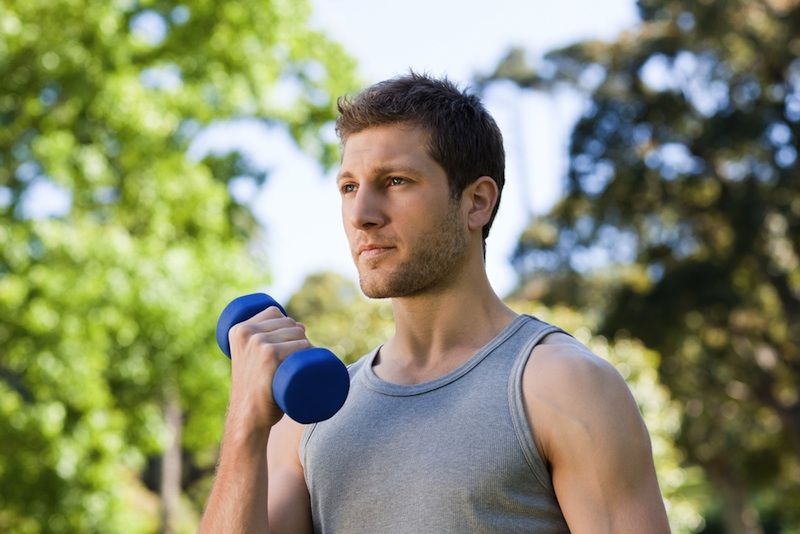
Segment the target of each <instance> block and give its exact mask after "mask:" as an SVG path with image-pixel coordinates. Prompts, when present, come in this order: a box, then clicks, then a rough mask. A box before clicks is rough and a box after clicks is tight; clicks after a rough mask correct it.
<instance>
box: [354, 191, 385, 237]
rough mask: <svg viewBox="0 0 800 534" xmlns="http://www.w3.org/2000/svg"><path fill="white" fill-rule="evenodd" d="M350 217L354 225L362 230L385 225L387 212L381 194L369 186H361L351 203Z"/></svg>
mask: <svg viewBox="0 0 800 534" xmlns="http://www.w3.org/2000/svg"><path fill="white" fill-rule="evenodd" d="M348 218H349V221H350V224H351V225H353V227H355V228H358V229H362V230H363V229H367V228H376V227H380V226H383V225H384V224H385V223H386V214H385V211H384V207H383V203H382V201H381V195H380V194H379V193H378V192H377V191H374V190H373V188H371V187H369V186H364V185H362V186H361V187H359V188H358V190H357V191H356V192H355V195H354V197H353V199H352V202H351V204H350V207H349V214H348Z"/></svg>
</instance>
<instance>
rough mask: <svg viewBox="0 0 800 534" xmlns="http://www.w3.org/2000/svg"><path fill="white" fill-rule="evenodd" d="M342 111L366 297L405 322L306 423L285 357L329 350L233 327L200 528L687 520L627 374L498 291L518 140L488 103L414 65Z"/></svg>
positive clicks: (352, 236) (278, 324) (353, 237)
mask: <svg viewBox="0 0 800 534" xmlns="http://www.w3.org/2000/svg"><path fill="white" fill-rule="evenodd" d="M339 111H340V117H339V119H338V121H337V132H338V134H339V136H340V138H341V141H342V149H343V154H342V165H341V170H340V172H339V176H338V187H339V190H340V193H341V198H342V219H343V222H344V227H345V232H346V234H347V238H348V241H349V243H350V248H351V252H352V255H353V260H354V262H355V264H356V267H357V269H358V273H359V278H360V285H361V288H362V290H363V292H364V293H365V294H366V295H367V296H369V297H372V298H391V299H392V306H393V311H394V318H395V323H396V324H395V326H396V331H395V334H394V336H393V337H392V338H391V339H389V340H388V341H386V343H385V344H383V345H382V346H380V347H379V348H377V349H376V350H374V351H372V352H371V353H370V354H367V355H366V356H365V357H364V358H362V359H361V360H359V361H358V362H357V363H355V364H354V365H352V366H350V375H351V390H350V395H349V397H348V399H347V402H346V403H345V405H344V407H343V408H342V409H341V410H340V411H339V412H338V413H337V414H336V415H335V416H334V417H333V418H331V419H329V420H328V421H324V422H321V423H318V424H316V425H308V426H307V427H304V426H303V425H300V424H298V423H295V422H294V421H292V420H290V419H288V418H286V417H282V415H283V414H282V413H281V412H280V410H279V408H278V407H277V406H276V405H275V403H274V402H273V400H272V394H271V389H270V388H271V382H272V375H273V373H274V370H275V368H276V367H277V366H278V364H279V363H280V362H281V361H282V360H283V359H284V358H286V356H288V355H289V354H291V353H292V352H294V351H297V350H299V349H302V348H307V347H309V346H310V344H309V342H308V340H307V339H306V336H305V330H304V327H303V325H301V324H299V323H297V322H295V321H294V320H293V319H291V318H288V317H283V316H282V315H281V314H280V312H278V311H276V310H274V309H268V310H265V311H263V312H261V313H259V314H258V315H256V316H255V317H253V318H252V319H250V320H248V321H245V322H244V323H242V324H240V325H238V326H236V327H234V328H233V329H231V332H230V340H231V349H232V352H233V353H234V357H233V363H232V365H233V371H232V390H231V400H230V406H229V411H228V415H227V419H226V425H225V435H224V439H223V447H222V453H221V457H220V463H219V467H218V471H217V477H216V480H215V482H214V487H213V489H212V493H211V496H210V498H209V502H208V505H207V509H206V512H205V515H204V517H203V522H202V526H201V530H202V531H204V532H214V533H217V532H271V533H274V532H281V533H283V532H285V533H298V532H312V531H316V532H347V533H349V532H364V533H370V534H375V533H383V532H408V533H420V532H541V533H551V532H553V533H555V532H570V531H571V532H576V533H593V534H595V533H604V532H609V533H610V532H614V533H645V532H647V533H661V532H668V531H669V527H668V524H667V519H666V513H665V510H664V505H663V501H662V499H661V496H660V491H659V488H658V482H657V480H656V475H655V469H654V466H653V460H652V454H651V450H650V441H649V436H648V434H647V430H646V428H645V426H644V424H643V422H642V419H641V417H640V415H639V412H638V409H637V407H636V404H635V402H634V400H633V398H632V396H631V394H630V392H629V390H628V388H627V386H626V385H625V383H624V381H623V380H622V378H621V377H620V375H619V374H618V373H617V372H616V371H615V370H614V369H613V367H612V366H611V365H609V364H608V363H607V362H605V361H604V360H602V359H600V358H599V357H597V356H595V355H593V354H592V353H591V352H589V351H588V349H586V347H584V346H583V345H581V344H580V343H578V342H577V341H576V340H575V339H573V338H572V337H571V336H569V335H567V334H566V333H564V332H562V331H560V330H559V329H558V328H557V327H554V326H551V325H547V324H546V323H543V322H541V321H539V320H538V319H536V318H533V317H529V316H519V315H517V314H516V313H514V312H513V311H512V310H510V309H509V308H507V307H506V306H505V305H504V304H503V302H502V301H501V300H500V299H499V298H498V297H497V295H496V294H495V293H494V291H493V290H492V288H491V286H490V284H489V281H488V279H487V276H486V270H485V265H484V256H485V238H486V236H487V235H488V232H489V228H490V227H491V224H492V221H493V219H494V216H495V214H496V212H497V207H498V204H499V201H500V194H501V191H502V188H503V184H504V170H503V169H504V152H503V143H502V136H501V134H500V131H499V130H498V128H497V126H496V124H495V122H494V120H493V119H492V118H491V117H490V116H489V114H488V113H487V112H486V110H485V109H484V107H483V106H482V105H481V103H480V101H479V100H478V99H477V98H476V97H474V96H471V95H468V94H466V93H463V92H461V91H460V90H459V89H458V88H456V87H455V86H453V85H452V84H451V83H449V82H448V81H446V80H436V79H432V78H429V77H426V76H421V75H417V74H414V73H412V74H410V75H407V76H402V77H399V78H395V79H392V80H388V81H385V82H381V83H379V84H376V85H375V86H372V87H370V88H368V89H367V90H365V91H364V92H362V93H361V94H360V95H358V96H357V97H356V98H355V99H353V100H341V101H340V103H339ZM353 327H354V331H355V332H357V330H358V325H353ZM343 335H347V333H345V332H343ZM265 452H266V454H265Z"/></svg>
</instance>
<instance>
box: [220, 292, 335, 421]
mask: <svg viewBox="0 0 800 534" xmlns="http://www.w3.org/2000/svg"><path fill="white" fill-rule="evenodd" d="M269 307H275V308H277V309H278V310H280V312H281V313H282V314H283V315H284V316H286V311H285V310H284V309H283V307H282V306H281V305H280V304H278V303H277V302H276V301H275V300H274V299H273V298H272V297H270V296H269V295H266V294H264V293H253V294H251V295H244V296H242V297H239V298H236V299H234V300H233V301H231V303H230V304H228V305H227V306H226V307H225V309H224V310H223V311H222V313H221V314H220V317H219V320H218V321H217V336H216V337H217V344H218V345H219V348H220V349H222V352H224V353H225V354H226V355H227V356H228V358H231V346H230V340H229V338H228V332H229V330H230V329H231V327H233V326H234V325H236V324H238V323H241V322H243V321H247V320H248V319H250V318H252V317H253V316H255V315H256V314H258V313H260V312H262V311H264V310H266V309H267V308H269ZM349 390H350V376H349V374H348V372H347V368H346V367H345V365H344V363H342V361H341V360H340V359H339V358H337V357H336V356H335V355H334V354H333V353H332V352H331V351H329V350H327V349H323V348H316V347H315V348H309V349H304V350H299V351H297V352H295V353H293V354H290V355H289V356H288V357H287V358H286V359H285V360H284V361H283V362H282V363H281V364H280V365H279V366H278V368H277V370H276V371H275V375H274V376H273V379H272V396H273V398H274V400H275V403H276V404H277V405H278V406H279V407H280V409H281V410H283V412H284V413H285V414H286V415H288V416H289V417H291V418H292V419H294V420H295V421H297V422H298V423H304V424H308V423H316V422H319V421H324V420H325V419H329V418H330V417H332V416H333V415H334V414H335V413H336V412H337V411H339V408H341V407H342V405H344V401H345V399H346V398H347V393H348V392H349Z"/></svg>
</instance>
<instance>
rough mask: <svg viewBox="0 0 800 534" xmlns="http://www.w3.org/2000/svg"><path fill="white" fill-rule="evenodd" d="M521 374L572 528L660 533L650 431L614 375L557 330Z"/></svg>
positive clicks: (662, 515) (662, 517) (662, 516)
mask: <svg viewBox="0 0 800 534" xmlns="http://www.w3.org/2000/svg"><path fill="white" fill-rule="evenodd" d="M549 339H551V340H555V341H551V342H550V343H546V344H544V345H540V346H539V347H537V348H536V349H534V352H533V354H532V355H531V359H530V361H529V362H528V365H527V367H526V369H525V373H524V375H523V391H524V392H525V402H526V408H527V410H528V417H529V424H531V425H532V428H533V429H534V434H535V436H536V438H537V446H538V447H539V450H540V452H541V453H542V456H543V457H544V458H546V461H549V463H550V465H551V469H552V476H553V486H554V488H555V492H556V496H557V498H558V501H559V504H560V506H561V510H562V512H563V513H564V517H565V518H566V520H567V524H568V525H569V527H570V530H571V531H572V532H575V533H578V534H580V533H584V532H586V533H603V532H608V533H612V532H613V533H615V534H625V533H631V534H633V533H639V532H648V533H668V532H669V523H668V521H667V516H666V511H665V509H664V501H663V499H662V497H661V493H660V490H659V487H658V481H657V478H656V472H655V467H654V464H653V457H652V450H651V446H650V437H649V435H648V433H647V429H646V428H645V425H644V421H643V420H642V418H641V415H640V414H639V410H638V407H637V406H636V403H635V401H634V399H633V396H632V395H631V393H630V390H629V389H628V387H627V384H625V381H624V380H623V379H622V377H621V376H620V375H619V373H618V372H617V371H616V370H615V369H614V368H613V366H611V365H610V364H609V363H608V362H606V361H605V360H602V359H601V358H599V357H598V356H596V355H594V354H592V353H591V352H589V351H588V349H586V348H585V347H583V346H582V345H580V344H579V343H578V342H576V341H575V340H573V339H571V338H569V337H568V336H565V335H563V334H556V335H553V336H550V338H549Z"/></svg>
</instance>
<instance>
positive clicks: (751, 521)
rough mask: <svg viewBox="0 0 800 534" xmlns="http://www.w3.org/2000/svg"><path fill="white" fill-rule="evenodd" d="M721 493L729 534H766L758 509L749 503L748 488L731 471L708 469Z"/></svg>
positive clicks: (713, 483)
mask: <svg viewBox="0 0 800 534" xmlns="http://www.w3.org/2000/svg"><path fill="white" fill-rule="evenodd" d="M706 472H707V473H708V476H709V480H710V481H711V484H712V485H713V486H714V489H716V490H717V491H718V492H719V497H720V502H721V504H722V522H723V524H724V525H725V532H726V533H727V534H764V529H763V528H761V524H760V521H759V517H758V512H757V511H756V509H755V508H754V507H753V506H752V505H751V504H750V503H749V502H748V499H747V488H746V487H745V486H744V484H743V483H742V482H741V481H740V480H738V479H737V477H736V476H734V475H733V474H732V473H731V472H730V470H721V469H716V468H713V467H712V468H708V467H707V469H706Z"/></svg>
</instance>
